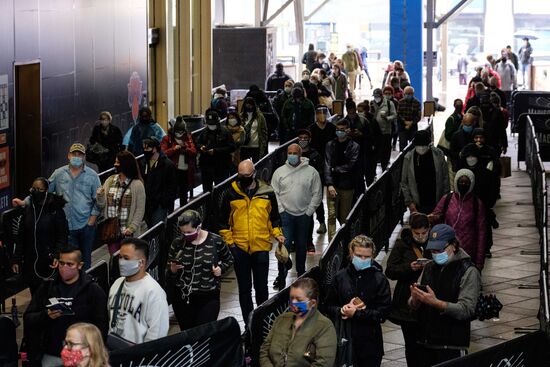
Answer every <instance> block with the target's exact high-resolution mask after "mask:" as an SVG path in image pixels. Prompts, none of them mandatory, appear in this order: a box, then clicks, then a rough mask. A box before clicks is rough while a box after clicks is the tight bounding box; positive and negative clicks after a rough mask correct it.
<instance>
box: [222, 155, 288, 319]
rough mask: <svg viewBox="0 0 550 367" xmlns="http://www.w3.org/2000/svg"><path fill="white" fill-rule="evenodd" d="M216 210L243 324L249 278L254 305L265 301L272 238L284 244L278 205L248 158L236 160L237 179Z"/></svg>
mask: <svg viewBox="0 0 550 367" xmlns="http://www.w3.org/2000/svg"><path fill="white" fill-rule="evenodd" d="M221 197H222V201H221V209H220V212H219V226H220V236H222V237H223V239H224V241H225V242H226V243H227V245H228V246H229V249H230V250H231V253H232V254H233V259H234V264H233V265H234V267H235V274H237V284H238V285H239V303H240V305H241V312H242V315H243V320H244V322H245V324H246V323H247V322H248V316H249V315H250V312H252V310H253V309H254V304H253V303H252V280H253V279H254V290H255V292H256V305H258V306H259V305H261V304H262V303H263V302H265V301H267V298H268V296H269V293H268V289H267V276H268V272H269V251H271V247H272V242H271V238H272V237H274V238H275V239H276V240H277V241H278V242H279V243H280V244H284V242H285V237H284V236H283V231H282V229H281V217H280V216H279V211H278V210H277V209H278V208H279V205H278V204H277V198H276V196H275V192H274V191H273V188H271V186H269V185H268V184H266V183H265V182H263V181H261V180H259V179H257V178H256V170H255V168H254V164H253V163H252V161H250V160H244V161H242V162H241V163H239V167H238V174H237V179H236V180H235V181H233V182H232V183H231V185H230V186H229V187H228V188H227V189H226V192H224V193H223V194H222V196H221Z"/></svg>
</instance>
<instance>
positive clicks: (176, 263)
mask: <svg viewBox="0 0 550 367" xmlns="http://www.w3.org/2000/svg"><path fill="white" fill-rule="evenodd" d="M178 226H179V229H180V231H181V233H182V235H181V237H178V238H176V239H174V241H172V244H171V246H170V251H169V252H168V267H167V272H166V275H167V276H166V278H167V283H168V286H167V289H168V296H169V300H171V302H172V306H173V308H174V314H175V315H176V319H177V320H178V324H179V327H180V330H181V331H184V330H187V329H191V328H193V327H195V326H198V325H202V324H205V323H207V322H210V321H216V320H217V319H218V314H219V312H220V287H221V276H222V275H223V274H225V273H226V272H227V270H229V268H230V267H231V265H233V256H231V252H229V248H228V247H227V245H226V244H225V243H224V242H223V240H222V238H221V237H220V236H218V235H217V234H214V233H211V232H208V231H206V230H204V229H202V217H201V215H200V214H199V212H197V211H195V210H186V211H184V212H183V213H182V214H181V215H180V216H179V218H178Z"/></svg>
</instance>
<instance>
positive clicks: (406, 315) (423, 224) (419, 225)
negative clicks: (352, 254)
mask: <svg viewBox="0 0 550 367" xmlns="http://www.w3.org/2000/svg"><path fill="white" fill-rule="evenodd" d="M429 232H430V222H429V221H428V216H427V215H426V214H422V213H418V212H417V213H413V214H411V216H410V217H409V226H408V227H404V228H403V229H402V230H401V232H400V233H399V236H398V238H397V239H396V240H395V244H394V245H393V248H392V250H391V252H390V256H389V258H388V262H387V265H386V276H387V277H388V278H389V279H392V280H397V284H396V285H395V290H394V292H393V298H392V308H391V311H390V314H389V316H388V319H389V320H390V321H391V322H393V323H394V324H397V325H399V326H401V332H402V333H403V339H404V340H405V357H406V358H407V366H412V367H414V366H417V365H418V363H419V361H420V360H421V359H422V356H421V355H419V354H418V347H417V344H416V343H417V341H418V337H419V335H418V331H419V329H420V324H419V323H418V319H417V315H416V313H415V312H413V310H412V309H411V308H410V307H409V305H408V300H409V297H410V296H411V290H410V286H411V285H413V284H414V283H416V282H417V281H418V278H419V277H420V274H421V273H422V269H423V268H424V266H425V265H426V264H427V263H428V262H429V261H430V260H428V259H426V256H428V255H427V254H426V253H425V252H427V251H424V249H425V248H426V245H427V243H428V234H429Z"/></svg>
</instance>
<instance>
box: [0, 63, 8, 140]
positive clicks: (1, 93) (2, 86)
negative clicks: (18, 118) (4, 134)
mask: <svg viewBox="0 0 550 367" xmlns="http://www.w3.org/2000/svg"><path fill="white" fill-rule="evenodd" d="M8 99H9V94H8V74H3V75H0V130H5V129H8V128H9V127H10V115H9V108H8Z"/></svg>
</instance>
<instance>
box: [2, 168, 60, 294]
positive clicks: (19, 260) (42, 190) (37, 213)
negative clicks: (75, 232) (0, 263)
mask: <svg viewBox="0 0 550 367" xmlns="http://www.w3.org/2000/svg"><path fill="white" fill-rule="evenodd" d="M48 186H49V184H48V180H47V179H46V178H44V177H38V178H36V179H35V180H34V182H33V183H32V188H31V189H30V203H29V205H27V206H25V208H24V211H23V217H22V218H21V227H20V228H19V231H18V236H17V239H16V243H17V246H15V250H14V254H13V257H12V259H11V264H12V266H11V268H12V271H13V272H14V273H15V274H19V273H21V274H22V275H23V279H24V280H25V283H26V284H27V285H28V286H29V288H30V291H31V296H32V295H34V294H35V292H36V290H37V289H38V287H39V286H40V284H42V282H44V281H45V280H47V279H49V278H51V277H52V276H53V275H54V274H55V263H56V259H55V256H56V254H57V252H58V250H59V249H60V248H61V247H62V246H63V245H65V244H66V243H67V238H68V235H69V229H68V226H67V219H66V217H65V212H64V211H63V207H64V206H65V204H66V202H65V200H64V199H63V197H62V196H60V195H56V194H53V193H48Z"/></svg>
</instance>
